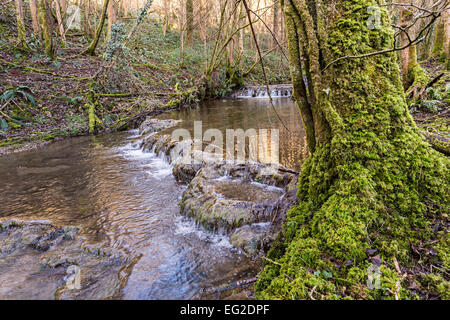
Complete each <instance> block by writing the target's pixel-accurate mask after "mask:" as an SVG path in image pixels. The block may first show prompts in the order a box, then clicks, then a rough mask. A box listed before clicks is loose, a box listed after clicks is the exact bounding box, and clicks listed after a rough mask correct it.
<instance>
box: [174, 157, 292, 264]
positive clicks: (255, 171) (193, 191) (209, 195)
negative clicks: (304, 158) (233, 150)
mask: <svg viewBox="0 0 450 320" xmlns="http://www.w3.org/2000/svg"><path fill="white" fill-rule="evenodd" d="M296 180H297V176H296V175H295V174H291V173H282V172H280V171H279V169H276V168H273V167H272V166H269V165H263V164H258V163H244V164H233V163H230V162H225V163H221V164H219V163H215V164H208V165H204V166H203V168H202V169H201V170H200V171H199V172H198V173H197V174H196V176H195V177H194V179H193V180H192V181H191V182H190V183H189V185H188V188H187V189H186V190H185V192H184V193H183V195H182V200H181V202H180V206H181V212H182V214H184V215H186V216H189V217H193V218H194V219H195V220H197V221H198V222H199V223H201V224H202V225H203V226H204V227H205V228H207V229H209V230H213V231H218V232H226V233H228V234H229V235H230V236H231V239H230V240H231V243H232V244H233V245H234V246H236V247H239V248H241V249H243V250H244V251H245V252H246V253H247V254H248V255H249V256H256V255H258V254H259V252H260V250H261V249H265V248H267V247H268V245H269V244H270V243H271V242H272V241H273V240H274V239H275V237H276V235H277V234H278V232H279V231H280V229H281V224H282V222H283V221H284V219H285V215H286V212H287V210H288V208H289V207H291V206H292V204H293V203H294V201H295V188H293V189H292V186H293V185H295V184H296ZM261 182H264V183H261ZM268 225H270V226H271V227H270V228H267V226H268ZM264 226H265V227H266V228H264Z"/></svg>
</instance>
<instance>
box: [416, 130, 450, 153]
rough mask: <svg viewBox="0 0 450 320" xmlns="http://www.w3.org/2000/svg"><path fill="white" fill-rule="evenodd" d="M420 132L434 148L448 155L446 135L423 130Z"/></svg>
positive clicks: (448, 146) (448, 142)
mask: <svg viewBox="0 0 450 320" xmlns="http://www.w3.org/2000/svg"><path fill="white" fill-rule="evenodd" d="M421 133H422V135H423V136H424V137H425V139H427V141H428V142H429V143H430V144H431V146H432V147H433V148H434V149H435V150H437V151H439V152H441V153H443V154H445V155H447V156H450V140H449V139H448V138H447V137H444V136H441V135H439V134H433V133H429V132H425V131H423V132H421Z"/></svg>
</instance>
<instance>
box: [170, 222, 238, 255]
mask: <svg viewBox="0 0 450 320" xmlns="http://www.w3.org/2000/svg"><path fill="white" fill-rule="evenodd" d="M175 225H176V230H175V234H176V235H182V236H187V235H191V234H193V235H195V236H196V237H197V238H199V239H200V240H202V241H205V242H208V243H211V244H213V245H215V246H218V247H221V248H226V249H233V250H236V248H234V246H233V245H232V244H231V243H230V239H229V238H228V236H227V235H225V234H222V233H215V232H210V231H207V230H205V229H204V228H203V227H202V226H200V225H198V224H196V223H195V221H194V220H192V219H188V218H186V217H183V216H178V217H177V218H176V224H175Z"/></svg>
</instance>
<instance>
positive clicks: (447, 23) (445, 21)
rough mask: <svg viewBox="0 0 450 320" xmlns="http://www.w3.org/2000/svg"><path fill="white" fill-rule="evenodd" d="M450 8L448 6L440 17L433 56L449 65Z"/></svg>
mask: <svg viewBox="0 0 450 320" xmlns="http://www.w3.org/2000/svg"><path fill="white" fill-rule="evenodd" d="M449 42H450V9H449V8H447V10H446V11H444V12H443V13H442V15H441V17H440V18H439V19H438V23H437V26H436V36H435V39H434V46H433V56H434V57H437V58H438V59H439V61H440V62H444V63H446V64H447V69H448V67H449V58H450V51H449V50H450V43H449Z"/></svg>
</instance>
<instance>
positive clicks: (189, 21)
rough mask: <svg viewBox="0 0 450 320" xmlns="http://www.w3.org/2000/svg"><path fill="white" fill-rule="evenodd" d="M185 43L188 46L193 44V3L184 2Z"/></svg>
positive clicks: (191, 1) (189, 1)
mask: <svg viewBox="0 0 450 320" xmlns="http://www.w3.org/2000/svg"><path fill="white" fill-rule="evenodd" d="M186 41H187V44H188V46H190V47H192V45H193V44H194V2H193V0H186Z"/></svg>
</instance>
